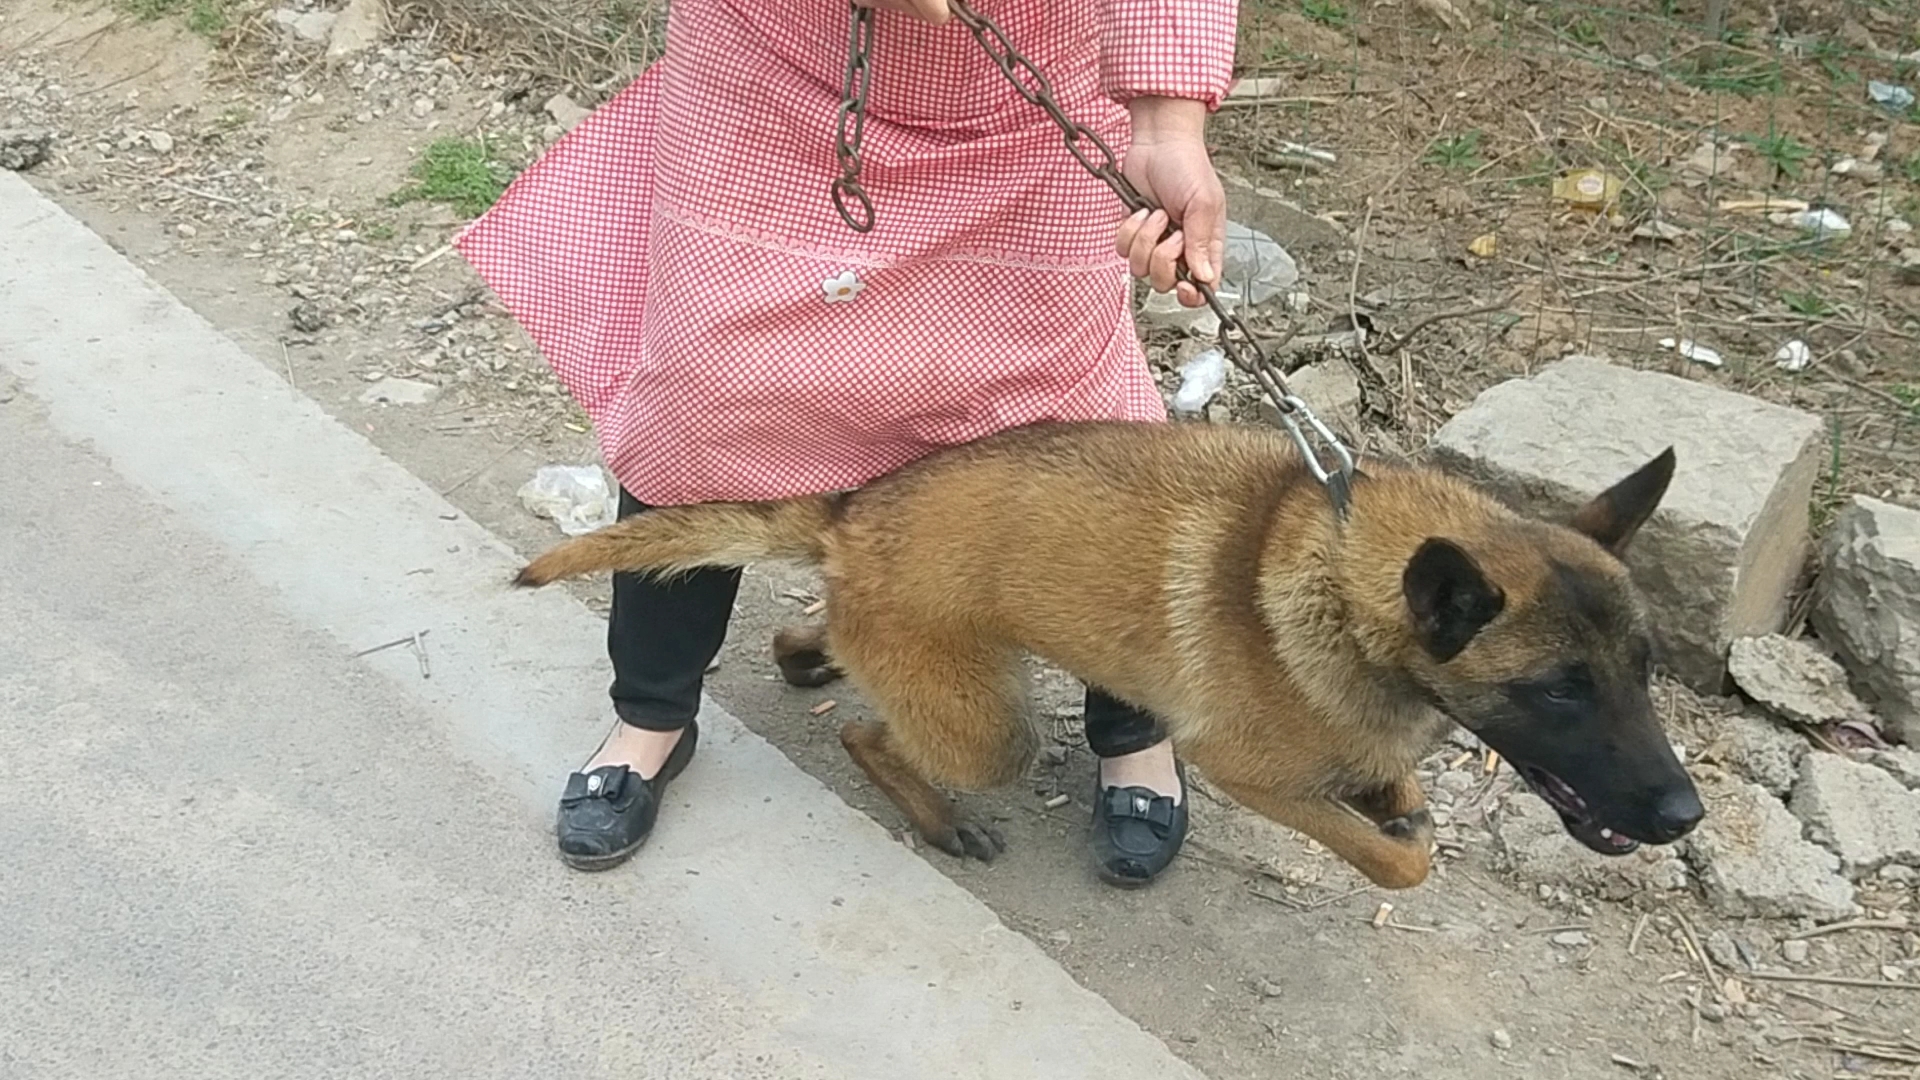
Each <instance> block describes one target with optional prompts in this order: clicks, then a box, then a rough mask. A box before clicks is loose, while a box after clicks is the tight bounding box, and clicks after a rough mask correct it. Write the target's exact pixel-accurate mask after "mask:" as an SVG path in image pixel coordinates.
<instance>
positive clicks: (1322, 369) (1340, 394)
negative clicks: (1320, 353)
mask: <svg viewBox="0 0 1920 1080" xmlns="http://www.w3.org/2000/svg"><path fill="white" fill-rule="evenodd" d="M1287 389H1289V390H1291V391H1292V392H1293V395H1294V396H1295V397H1297V398H1299V399H1300V400H1301V401H1304V402H1306V403H1307V408H1309V409H1312V410H1313V415H1315V416H1317V417H1319V418H1320V420H1321V422H1322V423H1324V424H1326V425H1327V426H1328V427H1330V428H1333V429H1334V430H1335V431H1338V432H1340V433H1342V434H1346V435H1351V434H1352V433H1353V431H1354V430H1355V429H1356V428H1357V427H1358V426H1359V423H1360V378H1359V376H1357V375H1355V374H1354V373H1353V367H1352V365H1350V364H1348V363H1347V362H1346V361H1345V360H1337V359H1336V360H1322V361H1321V362H1320V363H1317V364H1308V365H1307V366H1306V367H1303V368H1301V369H1300V370H1298V371H1296V372H1294V373H1293V374H1291V375H1289V376H1287ZM1260 419H1262V420H1264V421H1266V422H1267V423H1269V424H1272V425H1273V426H1275V427H1279V426H1280V410H1279V409H1276V408H1274V407H1273V402H1271V401H1268V400H1266V399H1265V398H1262V399H1261V400H1260Z"/></svg>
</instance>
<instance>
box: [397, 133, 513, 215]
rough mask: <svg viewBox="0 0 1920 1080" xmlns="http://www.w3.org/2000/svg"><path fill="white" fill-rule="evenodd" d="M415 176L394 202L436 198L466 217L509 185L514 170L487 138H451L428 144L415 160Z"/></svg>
mask: <svg viewBox="0 0 1920 1080" xmlns="http://www.w3.org/2000/svg"><path fill="white" fill-rule="evenodd" d="M413 179H414V182H413V183H412V184H409V185H408V186H406V187H404V188H401V189H400V190H399V191H396V192H394V193H393V194H392V195H391V196H390V197H389V200H388V201H390V202H391V203H393V205H395V206H399V205H402V204H404V203H410V202H437V203H442V204H445V205H446V206H450V207H452V208H453V209H454V211H455V212H457V213H459V214H462V215H464V216H466V217H479V216H480V215H481V214H483V213H485V212H486V210H487V208H488V207H490V206H492V205H493V202H494V200H495V199H498V198H499V197H500V193H501V192H503V191H505V190H506V189H507V181H508V180H509V179H511V173H510V171H509V170H508V168H507V167H506V166H505V165H504V164H502V163H501V162H500V161H499V160H498V159H496V158H495V157H494V156H493V150H492V148H491V147H489V146H488V145H487V143H486V141H485V140H475V139H458V138H449V139H441V140H439V141H438V142H435V143H433V144H432V145H430V146H428V147H427V149H426V152H425V153H423V154H421V155H420V160H419V161H416V162H414V164H413Z"/></svg>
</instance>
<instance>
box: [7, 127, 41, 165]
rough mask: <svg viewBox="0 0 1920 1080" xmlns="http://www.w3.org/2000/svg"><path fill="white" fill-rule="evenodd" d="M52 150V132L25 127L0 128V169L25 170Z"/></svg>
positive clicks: (38, 162)
mask: <svg viewBox="0 0 1920 1080" xmlns="http://www.w3.org/2000/svg"><path fill="white" fill-rule="evenodd" d="M52 152H53V134H52V133H51V132H46V131H28V130H26V129H25V128H0V169H6V170H8V171H10V172H26V171H27V170H28V169H31V168H33V167H34V166H35V165H38V164H40V163H41V162H43V161H45V160H47V158H48V157H49V156H51V154H52Z"/></svg>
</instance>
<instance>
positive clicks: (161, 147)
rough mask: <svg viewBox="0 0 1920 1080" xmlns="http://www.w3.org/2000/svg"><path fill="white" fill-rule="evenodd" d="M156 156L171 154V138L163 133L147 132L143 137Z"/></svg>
mask: <svg viewBox="0 0 1920 1080" xmlns="http://www.w3.org/2000/svg"><path fill="white" fill-rule="evenodd" d="M143 137H144V138H145V139H146V140H147V145H148V146H150V147H152V148H153V152H154V153H156V154H171V153H173V136H171V135H169V134H167V133H166V132H164V131H157V130H156V131H149V132H147V133H146V134H145V135H144V136H143Z"/></svg>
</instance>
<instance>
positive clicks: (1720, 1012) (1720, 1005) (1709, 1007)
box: [1700, 998, 1727, 1024]
mask: <svg viewBox="0 0 1920 1080" xmlns="http://www.w3.org/2000/svg"><path fill="white" fill-rule="evenodd" d="M1700 1015H1701V1016H1702V1017H1703V1018H1705V1019H1707V1020H1711V1021H1713V1022H1714V1023H1716V1024H1718V1023H1722V1022H1724V1021H1725V1020H1726V1018H1727V1005H1726V1003H1725V1002H1723V1001H1714V1000H1712V999H1711V998H1709V999H1708V1000H1706V1001H1703V1002H1701V1003H1700Z"/></svg>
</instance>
